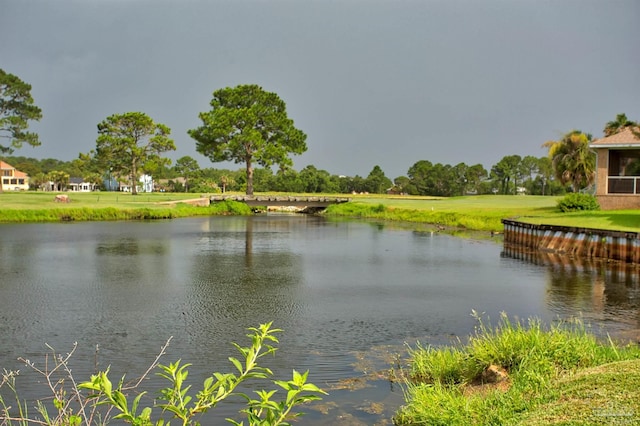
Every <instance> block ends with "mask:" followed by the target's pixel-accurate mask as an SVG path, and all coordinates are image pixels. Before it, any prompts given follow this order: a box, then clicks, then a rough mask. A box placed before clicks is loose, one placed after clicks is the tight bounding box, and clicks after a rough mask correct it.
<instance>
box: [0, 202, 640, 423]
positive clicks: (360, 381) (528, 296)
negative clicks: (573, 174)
mask: <svg viewBox="0 0 640 426" xmlns="http://www.w3.org/2000/svg"><path fill="white" fill-rule="evenodd" d="M0 236H1V238H0V254H1V255H2V256H1V257H0V320H1V322H0V341H2V342H3V344H2V345H0V368H8V369H16V368H22V366H21V365H20V364H19V363H17V362H16V358H17V357H18V356H27V357H29V358H31V359H42V357H43V356H44V353H45V352H47V349H46V347H45V343H47V344H50V345H52V346H53V347H55V348H57V349H58V350H60V351H66V350H69V349H70V348H71V346H72V344H73V342H75V341H77V342H78V344H79V350H78V353H77V355H78V356H77V357H76V359H75V362H76V363H75V364H74V365H73V368H74V372H75V373H77V374H78V375H79V377H88V375H89V374H90V373H91V372H93V370H94V367H95V366H94V355H95V353H94V352H95V346H96V344H98V345H99V347H100V352H99V360H98V361H99V367H100V368H106V366H107V365H108V364H110V365H111V371H112V372H113V374H114V375H115V376H117V377H119V376H121V375H122V374H124V373H127V374H128V377H135V376H136V375H138V374H141V373H143V372H144V370H145V369H146V367H147V366H148V365H149V364H150V363H151V362H152V361H153V359H154V358H155V356H156V354H157V353H158V351H159V350H160V347H161V346H162V345H163V344H164V343H165V342H166V340H167V339H168V338H169V337H170V336H173V340H172V341H171V345H170V347H169V350H168V354H167V356H166V357H165V361H166V362H169V361H174V360H177V359H178V358H182V359H183V360H184V361H185V362H190V363H192V364H193V366H192V368H191V369H190V374H189V378H190V379H191V380H193V383H194V385H195V386H196V387H197V386H199V384H200V383H201V381H202V380H203V378H204V377H205V376H207V375H209V374H211V372H212V371H229V369H230V368H231V367H230V365H229V362H228V360H227V358H228V356H231V355H237V354H236V352H235V349H234V348H233V347H232V345H231V342H240V343H245V342H244V341H243V337H244V335H245V334H246V327H249V326H256V325H258V324H259V323H263V322H270V321H273V322H274V326H275V327H278V328H282V329H284V332H283V333H282V334H281V335H280V345H279V347H280V348H281V349H280V351H279V353H278V354H277V356H276V357H273V358H272V357H269V359H268V361H267V362H268V363H269V364H268V365H269V367H271V368H272V369H273V370H274V371H275V372H276V374H277V375H278V378H279V379H285V378H286V379H288V378H289V377H290V374H291V369H292V368H296V369H298V370H301V371H304V370H307V369H309V370H311V376H310V377H311V380H312V381H313V382H315V383H317V384H319V385H321V386H322V387H325V388H327V389H329V390H330V391H331V395H330V396H329V397H327V398H326V399H325V402H324V403H323V405H322V406H318V407H316V408H317V410H316V408H314V410H316V411H313V410H310V411H313V412H314V413H315V414H312V415H310V416H308V417H305V418H304V424H316V425H319V424H332V423H335V421H337V419H346V418H350V419H353V421H354V423H357V422H360V423H361V424H363V423H364V424H373V423H378V424H389V423H390V422H389V418H390V416H391V415H392V413H393V410H394V407H397V405H398V404H400V403H401V400H402V393H401V392H400V391H398V390H397V389H390V387H389V383H388V382H386V381H385V380H384V379H382V380H380V381H371V378H376V377H378V376H376V374H375V373H377V372H378V371H386V370H388V368H389V362H390V361H389V360H390V359H391V358H393V356H392V357H391V358H390V357H389V355H390V354H392V355H394V356H395V355H397V354H398V353H401V352H404V351H405V347H406V346H405V345H406V344H407V343H408V344H414V343H415V342H416V341H420V342H422V343H423V344H430V345H440V344H446V343H450V342H451V341H452V339H455V337H457V336H459V337H462V338H464V337H465V336H468V335H469V334H470V333H472V332H473V330H474V326H475V325H476V323H475V322H474V319H473V318H472V317H471V316H470V313H471V311H472V310H476V311H478V312H484V313H486V315H487V316H489V317H490V318H494V319H497V318H498V317H499V314H500V312H506V313H507V314H509V315H510V316H519V317H521V318H524V317H531V316H536V317H539V318H541V319H542V320H543V321H553V320H554V319H556V318H557V317H558V316H563V317H566V316H574V315H579V314H583V315H585V316H586V317H587V318H589V319H591V320H593V322H594V324H596V326H598V327H600V326H602V327H605V328H606V329H607V330H619V331H623V330H629V329H637V328H638V297H639V295H638V274H637V271H634V270H630V269H627V268H617V269H616V268H610V267H609V266H608V265H600V264H594V265H591V264H578V263H575V262H576V261H574V260H562V261H550V260H548V259H547V258H544V257H542V258H540V257H536V256H533V255H531V254H526V253H525V254H522V253H516V252H510V251H509V250H508V249H505V250H503V249H502V246H501V244H497V243H496V241H493V240H477V239H473V238H455V237H452V236H450V235H446V234H445V233H443V232H434V230H433V228H432V227H428V226H422V225H417V224H411V225H406V226H405V225H402V226H401V225H399V224H380V223H375V222H362V221H347V220H332V219H325V218H321V217H312V216H301V215H295V216H287V215H270V214H269V215H261V216H255V217H249V218H246V217H212V218H209V217H203V218H189V219H179V220H169V221H154V222H105V223H70V224H25V225H8V224H0ZM501 253H502V255H501ZM372 373H373V374H372ZM153 380H154V379H152V380H150V384H153V383H156V382H154V381H153ZM23 383H25V382H23ZM36 385H37V384H36ZM356 385H357V386H356ZM27 386H28V385H27ZM36 387H37V386H36ZM32 390H34V391H35V389H32ZM364 401H366V402H364ZM378 404H382V405H383V406H384V409H383V411H382V412H380V411H379V410H378ZM236 408H237V407H233V406H232V407H231V408H228V409H227V411H225V412H224V413H221V412H220V411H216V412H215V413H214V414H212V415H213V416H215V415H217V416H218V417H215V419H214V420H212V421H210V422H205V421H203V424H207V423H208V424H211V423H218V422H222V420H221V419H220V417H221V418H224V416H225V415H230V414H233V413H234V412H235V411H236ZM372 413H373V414H372ZM209 420H210V419H209Z"/></svg>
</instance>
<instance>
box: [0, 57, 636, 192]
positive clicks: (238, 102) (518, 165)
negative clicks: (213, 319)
mask: <svg viewBox="0 0 640 426" xmlns="http://www.w3.org/2000/svg"><path fill="white" fill-rule="evenodd" d="M30 91H31V86H30V85H29V84H27V83H25V82H23V81H22V80H20V79H19V78H18V77H16V76H14V75H12V74H9V73H7V72H5V71H4V70H2V69H0V137H2V138H4V139H7V140H8V141H9V144H8V145H1V144H0V154H5V155H9V154H11V153H12V152H13V150H14V149H16V148H20V147H21V146H22V145H23V144H24V143H27V144H29V145H32V146H38V145H40V141H39V139H38V135H37V134H35V133H32V132H28V131H27V129H28V122H29V121H38V120H40V119H41V117H42V112H41V111H40V109H39V108H38V107H37V106H36V105H35V104H34V101H33V99H32V97H31V94H30ZM210 105H211V110H210V111H205V112H201V113H200V114H199V118H200V120H201V121H202V125H201V126H200V127H197V128H195V129H191V130H189V131H188V133H189V135H190V136H191V137H192V138H193V139H194V140H195V144H196V151H198V152H199V153H201V154H203V155H205V156H206V157H208V158H209V159H210V160H211V161H212V162H220V161H234V162H235V163H244V165H245V169H244V170H220V169H214V168H205V169H202V168H200V166H199V164H198V162H197V161H196V160H194V159H193V158H191V157H188V156H186V157H182V158H180V159H178V160H177V161H176V164H175V165H174V166H173V167H170V160H168V159H166V158H163V157H162V154H163V153H165V152H167V151H172V150H175V149H176V147H175V144H174V142H173V140H172V139H170V138H169V135H170V132H171V131H170V129H169V127H168V126H166V125H164V124H161V123H156V122H154V121H153V120H152V119H151V118H150V117H148V116H147V115H146V114H145V113H142V112H128V113H123V114H113V115H111V116H109V117H107V118H106V119H105V120H103V121H102V122H101V123H99V124H98V137H97V140H96V149H95V150H92V151H90V152H89V153H86V154H83V153H81V154H79V156H78V158H77V159H75V160H73V161H68V162H64V161H60V160H55V159H44V160H36V159H33V158H26V157H9V156H8V157H4V159H5V160H6V161H7V162H9V163H11V164H12V165H13V166H14V167H16V168H17V169H19V170H21V171H23V172H25V173H27V174H28V175H29V176H30V178H31V179H30V182H31V185H32V187H33V188H34V189H38V188H40V187H41V186H43V185H44V184H46V185H49V186H50V185H51V182H53V184H54V187H55V189H64V188H65V186H66V185H67V184H68V183H69V179H70V178H71V177H80V178H82V179H84V180H85V181H89V182H92V183H95V184H96V185H98V186H100V185H103V186H104V185H105V182H107V181H108V182H109V187H110V186H111V182H113V179H114V178H118V179H119V180H121V181H126V182H128V183H129V184H131V187H132V193H133V194H135V187H136V185H135V184H133V183H137V178H138V177H139V175H140V174H143V173H144V174H150V175H152V176H153V177H154V179H155V181H156V187H157V188H160V189H163V190H165V191H184V192H194V193H197V192H200V193H202V192H207V193H209V192H226V191H245V192H246V193H247V194H253V192H254V190H255V191H258V192H271V191H276V192H290V193H374V194H381V193H397V194H408V195H431V196H446V197H449V196H456V195H465V194H490V193H493V194H498V193H499V194H518V193H523V194H524V193H526V194H540V195H548V194H561V193H563V192H565V191H567V190H571V191H573V192H577V191H581V190H583V189H584V188H586V187H589V186H591V185H592V184H593V182H594V179H595V156H594V154H593V152H592V151H591V149H590V147H589V144H590V142H591V140H592V138H591V135H588V134H585V133H582V132H581V131H579V130H572V131H571V132H569V133H567V134H565V135H564V136H563V137H562V138H561V139H560V140H558V141H548V142H546V143H544V144H543V145H542V146H543V147H547V148H548V149H549V155H548V156H546V157H542V158H536V157H533V156H525V157H521V156H519V155H507V156H505V157H503V158H502V159H500V161H498V162H497V163H496V164H495V165H493V166H492V167H491V169H490V170H489V171H487V170H486V169H485V168H484V167H483V166H482V165H481V164H476V165H471V166H469V165H466V164H465V163H458V164H456V165H450V164H440V163H437V164H433V163H431V162H430V161H428V160H426V159H425V160H419V161H417V162H416V163H415V164H413V165H412V166H411V167H409V169H408V171H407V175H406V176H399V177H397V178H395V179H394V180H393V182H392V181H391V180H390V179H389V178H388V177H387V176H386V175H385V173H384V171H383V170H382V169H381V168H380V166H378V165H375V166H374V167H373V169H372V170H371V172H370V173H369V174H368V176H367V177H361V176H357V175H356V176H337V175H331V174H330V173H329V172H327V171H326V170H320V169H317V168H316V167H314V166H313V165H309V166H307V167H305V168H304V169H302V170H300V171H299V172H298V171H296V170H294V169H293V167H292V166H293V162H292V160H291V158H290V155H295V154H302V153H303V152H305V151H306V149H307V146H306V135H305V134H304V133H303V132H302V131H301V130H299V129H297V128H296V127H295V126H294V123H293V121H292V120H291V119H289V118H288V116H287V113H286V105H285V103H284V101H282V100H281V99H280V98H279V97H278V95H277V94H275V93H271V92H267V91H264V90H263V89H262V88H261V87H260V86H257V85H239V86H236V87H234V88H230V87H227V88H224V89H219V90H216V91H214V92H213V99H212V100H211V102H210ZM627 128H630V129H631V131H632V132H633V133H634V134H636V135H637V136H638V137H640V127H639V125H638V123H637V122H634V121H630V120H628V119H627V117H626V115H625V114H618V115H617V116H616V119H615V120H612V121H610V122H608V123H606V125H605V127H604V130H603V133H604V135H605V136H611V135H614V134H616V133H618V132H621V131H624V130H625V129H627ZM255 165H258V166H261V168H256V167H255ZM274 167H277V171H276V172H274V170H273V168H274ZM1 191H2V183H1V181H0V192H1Z"/></svg>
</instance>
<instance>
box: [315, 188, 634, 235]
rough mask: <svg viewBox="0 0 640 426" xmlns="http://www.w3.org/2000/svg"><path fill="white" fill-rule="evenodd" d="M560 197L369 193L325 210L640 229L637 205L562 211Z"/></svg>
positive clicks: (473, 225) (450, 223)
mask: <svg viewBox="0 0 640 426" xmlns="http://www.w3.org/2000/svg"><path fill="white" fill-rule="evenodd" d="M558 200H559V197H543V196H513V195H482V196H468V197H453V198H429V197H398V196H388V197H383V196H369V197H355V198H353V201H352V202H351V203H348V204H340V205H334V206H331V207H329V208H328V209H327V211H326V214H327V215H335V216H348V217H357V218H371V219H381V220H394V221H407V222H421V223H431V224H434V225H441V226H447V227H459V228H467V229H471V230H478V231H496V232H499V231H502V229H503V225H502V223H501V220H502V219H504V218H518V219H519V220H522V221H526V222H529V223H537V224H541V223H544V224H548V225H560V226H576V227H585V228H596V229H608V230H620V231H631V232H638V231H640V211H638V210H616V211H588V212H575V213H562V212H561V211H560V210H559V209H558V208H557V202H558Z"/></svg>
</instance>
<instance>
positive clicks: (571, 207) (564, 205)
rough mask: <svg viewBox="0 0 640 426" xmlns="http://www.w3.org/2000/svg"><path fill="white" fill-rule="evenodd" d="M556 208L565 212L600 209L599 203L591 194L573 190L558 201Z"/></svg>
mask: <svg viewBox="0 0 640 426" xmlns="http://www.w3.org/2000/svg"><path fill="white" fill-rule="evenodd" d="M558 208H559V209H560V210H561V211H563V212H565V213H566V212H574V211H578V210H600V204H598V199H597V198H596V197H595V196H593V195H591V194H582V193H579V192H573V193H571V194H567V195H565V196H564V197H563V198H561V199H560V200H559V201H558Z"/></svg>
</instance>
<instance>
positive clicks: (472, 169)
mask: <svg viewBox="0 0 640 426" xmlns="http://www.w3.org/2000/svg"><path fill="white" fill-rule="evenodd" d="M465 176H466V179H467V184H466V189H467V190H471V191H476V192H477V193H480V183H481V182H482V181H483V180H486V178H487V177H488V172H487V170H486V169H485V168H484V166H483V165H482V164H474V165H473V166H469V167H468V168H467V170H466V173H465Z"/></svg>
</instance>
